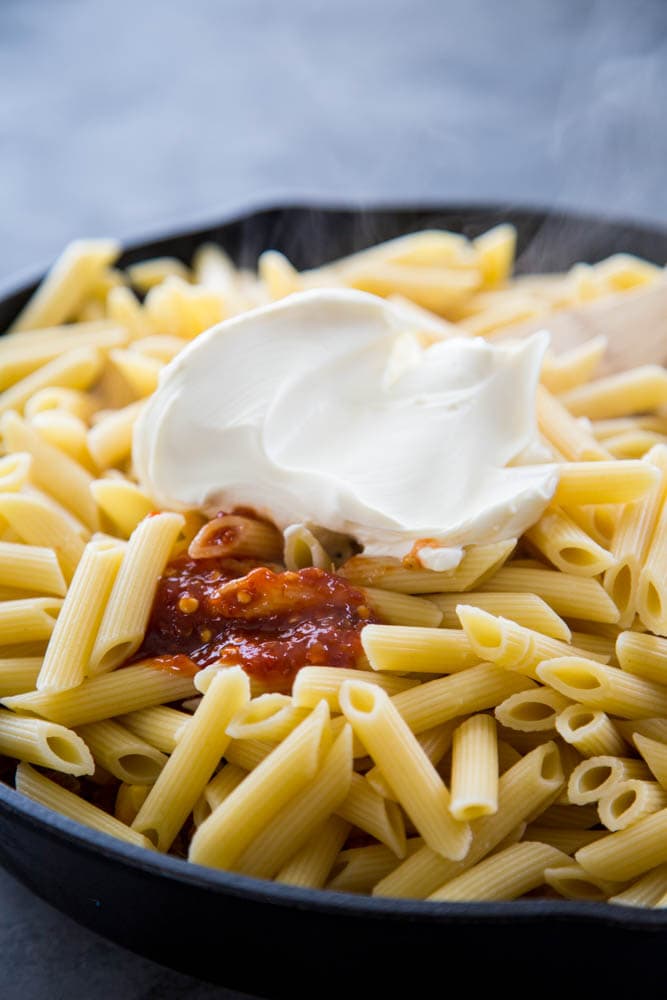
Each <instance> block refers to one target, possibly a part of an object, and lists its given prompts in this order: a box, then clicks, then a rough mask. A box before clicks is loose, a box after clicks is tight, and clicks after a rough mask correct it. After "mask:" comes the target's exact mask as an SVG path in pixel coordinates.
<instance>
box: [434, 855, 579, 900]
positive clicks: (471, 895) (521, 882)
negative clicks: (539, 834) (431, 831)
mask: <svg viewBox="0 0 667 1000" xmlns="http://www.w3.org/2000/svg"><path fill="white" fill-rule="evenodd" d="M569 860H570V859H569V858H568V856H567V854H563V852H562V851H559V850H557V849H556V848H555V847H551V846H550V845H548V844H540V843H538V842H533V843H522V844H513V845H512V846H511V847H507V848H505V850H504V851H499V852H498V853H497V854H492V855H491V857H489V858H485V859H484V861H480V862H479V863H478V864H476V865H473V866H472V868H469V869H468V871H466V872H463V873H462V874H461V875H458V876H457V877H456V878H453V879H451V881H449V882H447V883H445V885H444V886H442V888H441V889H438V890H436V892H434V893H431V895H430V896H429V897H428V898H429V900H432V901H434V902H444V901H449V902H453V901H455V900H461V901H463V900H476V899H479V900H500V899H517V898H518V897H519V896H523V895H525V893H527V892H530V890H531V889H537V888H538V887H539V886H540V885H543V884H544V881H545V871H546V870H547V869H555V870H556V872H557V871H558V870H559V866H564V865H566V864H567V863H568V861H569Z"/></svg>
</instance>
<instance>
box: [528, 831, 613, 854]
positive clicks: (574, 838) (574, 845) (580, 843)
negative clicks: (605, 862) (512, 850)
mask: <svg viewBox="0 0 667 1000" xmlns="http://www.w3.org/2000/svg"><path fill="white" fill-rule="evenodd" d="M606 836H607V832H606V830H577V829H568V828H565V829H563V830H559V829H558V828H557V827H552V826H538V825H537V824H536V823H533V824H531V825H530V826H529V827H527V828H526V832H525V833H524V840H539V842H540V843H541V844H550V845H551V847H556V848H558V850H559V851H563V853H564V854H570V855H572V854H574V853H575V852H576V851H578V850H579V848H580V847H585V846H586V844H593V843H595V841H596V840H600V838H601V837H606Z"/></svg>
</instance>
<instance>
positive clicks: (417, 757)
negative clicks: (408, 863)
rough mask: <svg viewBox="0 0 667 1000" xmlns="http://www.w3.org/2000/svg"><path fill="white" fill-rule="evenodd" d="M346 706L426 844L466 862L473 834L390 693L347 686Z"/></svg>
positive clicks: (355, 684)
mask: <svg viewBox="0 0 667 1000" xmlns="http://www.w3.org/2000/svg"><path fill="white" fill-rule="evenodd" d="M340 703H341V708H342V710H343V714H344V715H345V718H346V719H347V720H348V722H350V723H351V725H352V728H353V729H354V731H355V733H356V735H357V736H358V737H359V739H360V740H361V742H362V743H363V744H364V746H365V747H366V749H367V750H368V752H369V754H370V756H371V757H372V758H373V761H374V762H375V763H376V764H377V765H378V767H379V768H380V769H381V771H382V773H383V774H384V775H385V776H386V778H387V781H388V782H389V784H390V785H391V787H392V788H393V790H394V791H395V793H396V795H397V797H398V801H399V802H400V803H401V805H402V806H403V808H404V809H405V811H406V813H407V814H408V816H409V817H410V819H411V820H412V821H413V823H414V824H415V827H416V828H417V830H418V831H419V833H420V835H421V836H422V837H423V838H424V841H425V843H426V844H428V845H429V846H430V847H431V848H432V849H433V850H434V851H436V852H437V853H439V854H442V855H443V856H445V857H450V858H452V859H453V860H460V859H461V858H462V857H464V856H465V854H466V852H467V850H468V847H469V845H470V828H469V827H468V826H467V824H465V823H462V822H460V821H458V820H455V819H454V818H453V817H452V816H451V815H450V798H449V792H448V790H447V788H446V787H445V784H444V782H443V781H442V779H441V778H440V776H439V775H438V773H437V771H436V770H435V768H434V767H433V765H432V764H431V762H430V760H429V759H428V757H427V756H426V754H425V753H424V751H423V750H422V748H421V746H420V745H419V743H418V742H417V740H416V738H415V736H414V735H413V733H412V732H411V730H410V728H409V726H408V725H407V723H406V722H405V721H404V720H403V718H402V717H401V715H400V714H399V712H398V711H397V709H396V707H395V706H394V704H392V702H391V700H390V698H389V696H388V695H387V693H386V692H384V691H382V690H381V689H380V688H378V687H376V686H375V685H371V684H364V683H363V681H345V683H344V684H343V687H342V688H341V692H340Z"/></svg>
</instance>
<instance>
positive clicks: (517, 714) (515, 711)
mask: <svg viewBox="0 0 667 1000" xmlns="http://www.w3.org/2000/svg"><path fill="white" fill-rule="evenodd" d="M570 704H571V702H570V699H569V698H566V697H565V696H564V695H562V694H560V693H559V692H558V691H550V690H549V689H548V688H538V689H537V690H536V691H519V692H518V694H513V695H510V697H509V698H506V699H505V701H503V702H501V703H500V705H497V706H496V709H495V716H496V719H497V720H498V722H499V723H500V724H501V725H503V726H508V727H509V728H510V729H518V730H519V731H520V732H522V733H538V732H539V733H541V732H548V731H550V730H553V729H555V728H556V720H557V718H558V716H559V714H560V713H561V712H563V710H564V709H567V708H568V706H569V705H570Z"/></svg>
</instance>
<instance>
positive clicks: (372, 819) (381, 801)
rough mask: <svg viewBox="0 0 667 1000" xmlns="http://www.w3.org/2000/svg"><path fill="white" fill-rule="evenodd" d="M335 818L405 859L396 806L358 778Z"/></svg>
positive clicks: (400, 818) (401, 823)
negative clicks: (361, 831) (337, 817)
mask: <svg viewBox="0 0 667 1000" xmlns="http://www.w3.org/2000/svg"><path fill="white" fill-rule="evenodd" d="M336 812H337V813H338V815H339V816H340V817H341V818H342V819H344V820H346V821H347V822H348V823H352V824H353V826H356V827H358V828H359V829H360V830H363V831H364V832H365V833H369V834H370V835H371V836H372V837H375V839H376V840H379V841H380V843H382V844H385V845H386V846H387V847H388V848H389V849H390V850H391V851H393V852H394V854H396V856H397V857H404V855H405V822H404V819H403V813H402V812H401V810H400V808H399V807H398V806H397V805H396V802H394V801H392V800H391V799H388V798H385V797H384V795H382V794H380V792H378V791H377V790H376V789H375V788H373V786H372V785H371V784H370V783H369V782H368V781H366V779H365V778H362V776H361V775H360V774H353V775H352V780H351V783H350V789H349V791H348V794H347V796H346V797H345V799H344V801H343V802H341V804H340V805H339V806H338V808H337V809H336Z"/></svg>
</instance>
